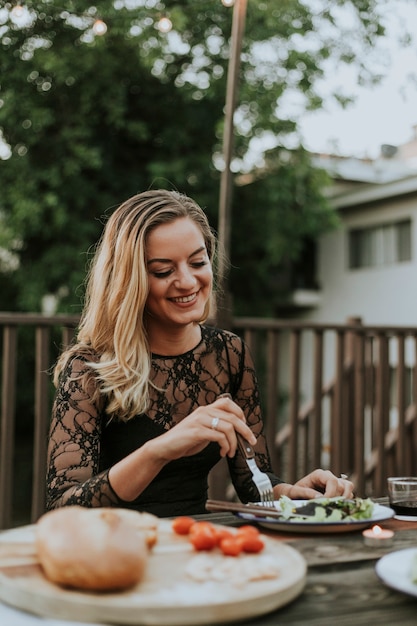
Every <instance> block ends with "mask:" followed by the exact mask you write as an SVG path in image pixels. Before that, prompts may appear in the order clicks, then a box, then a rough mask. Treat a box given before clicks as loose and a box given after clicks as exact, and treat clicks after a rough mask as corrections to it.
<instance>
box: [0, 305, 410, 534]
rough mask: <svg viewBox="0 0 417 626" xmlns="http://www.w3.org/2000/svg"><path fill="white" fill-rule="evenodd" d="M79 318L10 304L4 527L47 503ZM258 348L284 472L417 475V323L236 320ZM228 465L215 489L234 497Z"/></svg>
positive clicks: (4, 392)
mask: <svg viewBox="0 0 417 626" xmlns="http://www.w3.org/2000/svg"><path fill="white" fill-rule="evenodd" d="M77 322H78V317H77V316H69V315H57V316H51V317H49V316H43V315H34V314H18V313H0V326H1V328H2V333H1V347H2V363H1V389H0V392H1V429H0V528H9V527H11V526H13V525H17V524H21V523H28V522H34V521H36V520H37V519H38V518H39V516H40V515H41V514H42V513H43V512H44V496H45V469H46V446H47V432H48V426H49V420H50V410H51V403H52V397H53V387H52V382H51V376H50V369H51V367H52V365H53V363H54V362H55V359H56V357H57V355H58V353H59V351H60V350H61V349H62V347H63V346H66V345H68V343H69V342H70V341H71V339H72V337H73V334H74V329H75V328H76V325H77ZM233 329H234V330H235V332H237V333H238V334H240V335H241V336H242V337H243V338H244V339H245V341H246V342H247V344H248V345H249V347H250V349H251V352H252V354H253V356H254V359H255V363H256V367H257V371H258V377H259V384H260V388H261V397H262V399H263V414H264V421H265V431H266V436H267V439H268V443H269V447H270V451H271V456H272V463H273V468H274V470H275V472H276V473H277V474H278V475H280V476H281V477H282V478H284V479H285V480H287V481H289V482H294V481H295V480H296V479H297V478H298V477H300V476H301V475H304V474H306V473H307V472H309V471H311V470H312V469H314V468H316V467H325V468H329V469H331V470H332V471H334V472H335V473H336V474H339V473H346V474H349V475H350V476H352V477H353V479H354V481H355V483H356V492H357V493H358V494H359V495H363V496H365V495H369V496H375V497H378V496H381V495H385V491H386V489H385V484H386V477H387V476H388V475H390V474H410V475H411V474H413V475H415V474H417V454H416V449H417V421H416V407H415V399H416V397H417V368H416V360H417V341H416V338H417V327H410V328H405V327H382V326H372V327H370V326H363V325H362V324H361V323H360V320H359V319H350V320H348V321H347V323H346V324H312V323H306V322H298V321H292V320H275V319H261V318H255V319H254V318H235V319H234V320H233ZM222 472H223V470H222V467H221V464H220V467H219V468H217V469H216V471H214V472H213V476H212V479H211V489H212V490H213V492H214V495H215V496H216V497H217V496H222V497H223V496H224V497H228V496H230V497H231V496H232V495H233V494H232V493H231V491H230V487H229V488H228V487H227V485H226V482H225V474H224V473H223V474H222Z"/></svg>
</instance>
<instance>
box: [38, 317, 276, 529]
mask: <svg viewBox="0 0 417 626" xmlns="http://www.w3.org/2000/svg"><path fill="white" fill-rule="evenodd" d="M201 330H202V338H201V341H200V343H199V344H198V345H197V346H196V347H195V348H194V349H193V350H191V351H189V352H186V353H185V354H181V355H179V356H169V357H164V356H160V355H157V354H154V355H153V356H152V374H151V378H152V380H153V382H154V383H155V385H156V387H157V388H158V389H163V390H164V391H157V390H156V389H154V388H153V387H152V388H151V402H150V408H149V410H148V412H147V414H146V415H145V414H143V415H137V416H135V417H134V418H132V419H130V420H129V421H127V422H122V421H120V420H114V419H113V420H109V416H108V415H107V414H106V413H105V411H104V403H103V406H100V407H99V406H97V405H95V404H93V403H92V401H91V397H90V393H89V392H88V390H87V391H86V390H85V389H83V386H82V384H81V381H80V378H79V375H80V374H82V372H83V371H85V369H86V367H87V366H86V359H85V357H81V356H79V357H74V358H73V359H72V360H71V361H70V362H69V363H68V365H67V367H66V369H65V370H64V371H63V372H62V374H61V380H60V384H59V386H58V389H57V392H56V396H55V401H54V406H53V414H52V421H51V426H50V438H49V449H48V473H47V508H48V509H52V508H55V507H58V506H64V505H71V504H80V505H82V506H86V507H93V506H121V507H125V508H134V509H137V510H139V511H148V512H150V513H154V514H155V515H158V516H160V517H164V516H175V515H187V514H188V515H193V514H194V515H195V514H199V513H204V512H206V511H205V501H206V499H207V489H208V474H209V471H210V470H211V468H212V467H213V466H214V465H215V464H216V463H217V462H218V461H219V460H220V454H219V446H218V444H217V443H210V444H208V445H207V447H206V448H205V449H204V450H203V451H202V452H200V453H199V454H195V455H193V456H190V457H185V458H181V459H178V460H175V461H172V462H170V463H168V464H167V465H165V466H164V468H163V469H162V470H161V471H160V472H159V474H158V475H157V476H156V477H155V478H154V480H153V481H152V482H151V483H150V485H149V486H148V487H147V488H146V489H145V490H144V491H143V492H142V493H141V494H140V496H139V497H138V498H136V500H134V501H133V502H125V501H123V500H121V499H120V498H118V496H117V495H116V493H115V492H114V491H113V489H112V487H111V485H110V482H109V479H108V471H109V469H110V467H111V466H112V465H114V464H115V463H117V462H118V461H119V460H121V459H123V458H124V457H125V456H127V455H128V454H130V453H131V452H133V451H134V450H136V449H137V448H138V447H140V446H141V445H143V444H144V443H145V442H146V441H148V440H149V439H152V438H153V437H158V436H159V435H161V434H163V433H164V432H165V431H166V430H167V429H170V428H174V427H175V425H176V424H177V423H178V422H179V421H181V420H182V419H183V418H184V417H186V416H187V415H189V414H190V413H191V412H192V411H193V410H194V409H196V408H197V407H198V406H202V405H203V406H204V405H207V404H210V403H212V402H214V400H216V398H217V397H218V396H219V395H220V394H222V393H226V392H229V393H231V394H232V397H233V399H234V400H235V402H237V404H239V405H240V407H241V408H242V409H243V411H244V413H245V416H246V420H247V422H248V424H249V425H250V427H251V429H252V430H253V432H254V433H255V435H256V437H257V439H258V441H257V444H256V446H255V451H256V457H257V458H256V461H257V463H258V465H259V467H260V468H261V469H262V470H263V471H266V472H268V474H269V475H270V477H271V480H272V483H273V485H275V484H277V483H279V482H281V481H280V479H279V478H277V477H276V476H274V475H273V474H272V472H271V467H270V459H269V454H268V450H267V446H266V441H265V438H264V435H263V432H262V430H263V424H262V418H261V409H260V402H259V391H258V385H257V380H256V374H255V371H254V367H253V362H252V358H251V356H250V353H249V351H248V349H247V347H246V346H245V344H244V342H243V341H242V340H241V339H240V338H239V337H238V336H237V335H234V334H232V333H230V332H227V331H222V330H218V329H215V328H211V327H209V326H202V327H201ZM90 391H91V390H90ZM228 464H229V470H230V476H231V479H232V482H233V485H234V487H235V490H236V493H237V495H238V496H239V498H240V499H241V500H242V501H243V502H248V501H256V500H258V499H259V496H258V493H257V490H256V487H255V486H254V485H253V482H252V479H251V473H250V471H249V470H248V467H247V465H246V462H245V461H244V459H243V457H242V456H241V455H240V453H239V452H238V453H237V454H236V455H235V457H234V458H232V459H229V458H228Z"/></svg>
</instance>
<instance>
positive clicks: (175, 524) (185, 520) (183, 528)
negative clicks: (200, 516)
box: [172, 515, 195, 535]
mask: <svg viewBox="0 0 417 626" xmlns="http://www.w3.org/2000/svg"><path fill="white" fill-rule="evenodd" d="M193 524H195V520H194V519H193V518H192V517H188V516H186V515H181V516H180V517H176V518H175V519H174V520H173V521H172V530H173V531H174V532H175V533H177V535H188V533H189V532H190V528H191V526H192V525H193Z"/></svg>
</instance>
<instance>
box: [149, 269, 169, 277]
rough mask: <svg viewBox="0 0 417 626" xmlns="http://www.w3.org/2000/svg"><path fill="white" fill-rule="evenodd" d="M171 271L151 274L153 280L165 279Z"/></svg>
mask: <svg viewBox="0 0 417 626" xmlns="http://www.w3.org/2000/svg"><path fill="white" fill-rule="evenodd" d="M171 272H172V270H164V271H163V272H152V273H153V275H154V276H155V278H167V277H168V276H169V275H170V274H171Z"/></svg>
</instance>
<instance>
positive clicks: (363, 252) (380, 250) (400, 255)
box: [349, 220, 411, 269]
mask: <svg viewBox="0 0 417 626" xmlns="http://www.w3.org/2000/svg"><path fill="white" fill-rule="evenodd" d="M403 261H411V220H402V221H401V222H391V223H388V224H379V225H377V226H369V227H367V228H356V229H353V230H351V231H350V232H349V267H350V268H351V269H355V268H359V267H377V266H381V265H392V264H394V263H402V262H403Z"/></svg>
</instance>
